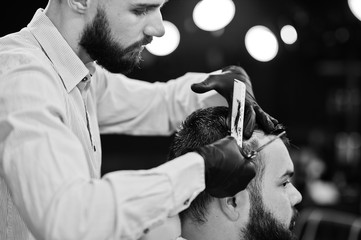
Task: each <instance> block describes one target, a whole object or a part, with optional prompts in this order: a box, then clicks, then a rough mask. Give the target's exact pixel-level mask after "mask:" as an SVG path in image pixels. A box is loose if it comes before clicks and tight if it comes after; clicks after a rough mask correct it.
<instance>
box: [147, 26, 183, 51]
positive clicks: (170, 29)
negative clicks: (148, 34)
mask: <svg viewBox="0 0 361 240" xmlns="http://www.w3.org/2000/svg"><path fill="white" fill-rule="evenodd" d="M163 24H164V28H165V34H164V35H163V36H162V37H154V38H153V41H152V42H151V43H150V44H148V45H147V46H146V48H147V50H148V51H149V52H150V53H151V54H153V55H156V56H166V55H169V54H171V53H172V52H173V51H174V50H175V49H177V47H178V45H179V42H180V33H179V30H178V28H177V27H176V26H175V25H174V24H173V23H171V22H169V21H164V22H163Z"/></svg>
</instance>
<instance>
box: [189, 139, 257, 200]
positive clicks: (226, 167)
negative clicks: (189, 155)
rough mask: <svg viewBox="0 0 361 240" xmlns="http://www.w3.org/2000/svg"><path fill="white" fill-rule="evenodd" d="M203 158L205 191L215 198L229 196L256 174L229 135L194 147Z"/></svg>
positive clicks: (252, 166) (243, 186)
mask: <svg viewBox="0 0 361 240" xmlns="http://www.w3.org/2000/svg"><path fill="white" fill-rule="evenodd" d="M196 152H198V153H199V154H200V155H201V156H202V157H203V159H204V163H205V179H206V192H208V193H209V194H210V195H211V196H213V197H217V198H224V197H231V196H234V195H235V194H236V193H238V192H240V191H242V190H244V189H245V188H246V187H247V185H248V183H249V182H250V181H251V180H252V179H253V177H254V176H255V174H256V171H255V166H254V164H253V163H252V162H251V161H249V160H246V159H245V158H244V157H243V156H242V154H241V152H240V149H239V146H238V145H237V141H236V140H235V139H234V138H233V137H231V136H228V137H225V138H223V139H220V140H218V141H216V142H214V143H212V144H209V145H206V146H203V147H200V148H197V149H196Z"/></svg>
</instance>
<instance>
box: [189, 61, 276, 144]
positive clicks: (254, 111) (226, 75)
mask: <svg viewBox="0 0 361 240" xmlns="http://www.w3.org/2000/svg"><path fill="white" fill-rule="evenodd" d="M234 79H238V80H240V81H242V82H243V83H244V84H245V85H246V102H245V113H244V115H245V117H246V118H245V119H244V127H243V137H244V138H245V139H249V138H250V137H251V136H252V133H253V130H254V128H255V125H256V122H257V123H258V125H259V126H260V127H261V128H262V129H263V130H264V131H265V132H266V133H270V132H272V131H273V130H274V128H275V126H276V125H277V124H278V121H277V120H276V119H275V118H273V117H271V116H270V115H268V114H267V113H266V112H264V111H263V110H262V108H261V107H260V106H259V105H258V104H257V102H256V99H255V97H254V94H253V88H252V83H251V80H250V78H249V76H248V75H247V73H246V71H244V69H243V68H241V67H239V66H228V67H225V68H223V69H222V73H221V74H212V75H210V76H209V77H208V78H207V79H205V80H204V81H203V82H200V83H195V84H192V86H191V88H192V90H193V91H194V92H196V93H205V92H208V91H210V90H216V91H217V92H218V93H219V94H221V95H222V96H223V97H224V98H225V99H226V100H227V102H228V106H229V108H230V110H229V116H228V124H229V126H230V121H231V111H232V110H231V109H232V100H233V99H232V98H233V85H234Z"/></svg>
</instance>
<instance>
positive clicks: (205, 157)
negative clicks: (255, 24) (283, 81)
mask: <svg viewBox="0 0 361 240" xmlns="http://www.w3.org/2000/svg"><path fill="white" fill-rule="evenodd" d="M162 5H163V4H158V1H157V2H154V1H153V0H148V1H146V3H145V4H140V5H137V4H135V5H134V4H130V1H128V0H124V1H102V0H97V1H89V0H67V1H65V0H50V1H49V3H48V5H47V7H46V9H45V10H43V9H39V10H38V11H37V12H36V13H35V15H34V17H33V19H32V21H31V22H30V23H29V25H28V26H27V27H26V28H24V29H22V30H21V31H19V32H17V33H14V34H10V35H8V36H5V37H3V38H1V39H0V56H1V57H0V60H1V63H2V64H1V66H0V214H1V216H0V239H4V240H5V239H6V240H8V239H17V240H25V239H26V240H28V239H31V240H32V239H37V240H42V239H46V240H52V239H76V240H79V239H89V240H91V239H96V240H99V239H139V238H140V237H141V236H142V235H144V234H145V233H147V232H148V231H149V229H152V228H154V227H155V226H157V225H159V224H161V223H162V222H163V221H165V219H166V218H167V217H168V216H173V215H176V214H178V213H179V212H180V211H182V210H183V209H185V208H187V207H188V206H189V204H190V202H191V201H192V200H193V199H194V198H195V196H196V195H197V194H198V193H200V192H201V191H202V190H203V189H204V188H205V189H206V190H207V191H209V193H210V194H211V195H212V196H215V197H224V196H231V195H233V194H234V193H236V192H238V191H240V190H242V189H243V188H245V187H246V185H247V184H248V182H249V181H250V180H251V179H252V177H253V176H254V169H253V166H252V165H249V164H247V163H246V161H245V160H244V158H243V157H242V155H241V154H240V151H239V148H238V146H237V144H236V141H235V140H234V139H233V138H226V139H222V140H220V141H218V142H216V143H214V144H211V145H209V146H205V147H204V148H201V149H199V150H198V151H197V152H192V153H188V154H186V155H184V156H181V157H179V158H177V159H175V160H173V161H171V162H168V163H166V164H163V165H161V166H159V167H156V168H153V169H150V170H141V171H116V172H112V173H108V174H106V175H105V176H103V177H102V178H101V177H100V166H101V146H100V137H99V134H100V133H104V134H106V133H123V134H124V133H125V134H133V135H145V134H147V135H154V134H163V135H164V134H169V133H171V132H172V131H174V129H175V128H176V127H177V126H178V125H179V123H180V121H182V120H183V119H184V118H185V116H187V115H188V114H189V113H190V112H192V111H194V110H195V109H197V108H199V107H205V106H208V105H212V104H220V103H221V100H220V98H219V96H220V95H221V96H223V97H225V98H226V99H227V100H228V102H230V100H231V95H232V88H233V79H234V78H235V77H236V78H238V79H240V80H243V81H244V82H246V84H247V85H248V87H247V102H246V110H247V111H252V112H254V114H252V117H251V118H250V119H246V121H245V122H246V125H245V128H244V130H245V133H244V136H245V137H247V136H250V134H251V133H252V131H253V128H254V124H255V123H256V122H257V124H261V125H265V126H266V128H267V127H269V128H271V127H272V124H273V119H272V118H271V117H270V116H268V114H266V113H265V112H263V111H262V109H261V108H259V106H258V105H257V103H256V102H255V100H254V97H253V91H252V87H251V85H250V81H249V79H248V77H244V76H243V75H242V72H240V71H241V70H240V68H239V67H229V68H228V69H227V68H226V69H224V70H223V72H221V73H220V74H213V75H208V74H195V73H193V74H186V75H185V76H183V77H180V78H178V79H176V80H173V81H169V82H167V83H155V84H150V83H148V82H143V81H139V80H135V79H130V78H127V77H126V76H125V75H123V74H121V73H122V72H127V71H128V70H130V69H131V68H132V67H133V66H135V65H137V63H138V62H139V61H140V57H139V56H140V52H141V50H142V49H143V47H142V46H143V45H145V44H147V43H149V42H150V41H151V38H152V37H153V36H161V35H162V34H164V28H163V25H162V21H161V14H160V7H161V6H162ZM139 36H141V37H142V38H140V37H139ZM139 39H141V40H139ZM242 78H243V79H242ZM203 80H204V81H203ZM192 84H195V85H192ZM191 85H192V89H193V91H195V92H197V93H205V94H194V93H192V91H190V86H191ZM210 90H216V91H217V92H218V93H220V95H218V94H215V93H213V91H210ZM225 180H227V181H226V182H227V184H223V183H222V182H225Z"/></svg>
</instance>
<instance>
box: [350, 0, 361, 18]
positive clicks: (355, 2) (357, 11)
mask: <svg viewBox="0 0 361 240" xmlns="http://www.w3.org/2000/svg"><path fill="white" fill-rule="evenodd" d="M348 6H349V7H350V9H351V12H352V13H353V15H355V17H357V18H358V20H360V21H361V0H348Z"/></svg>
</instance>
